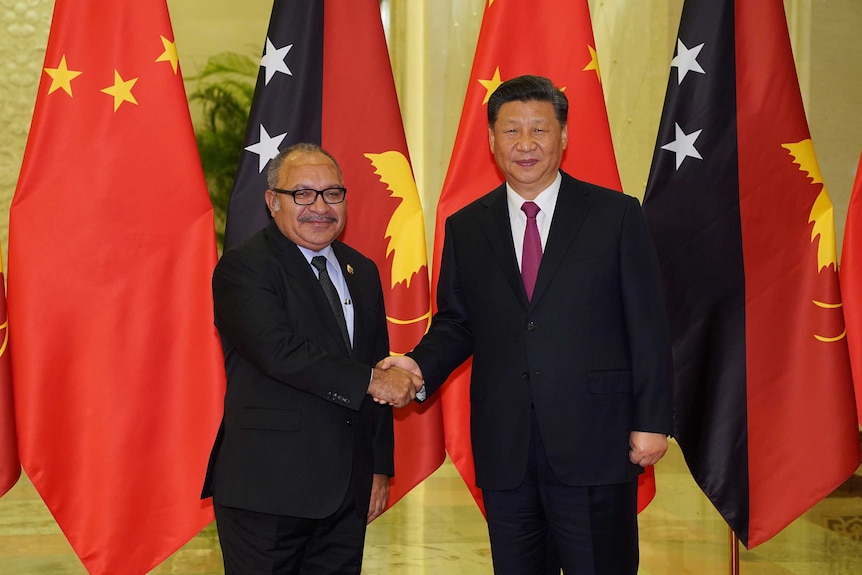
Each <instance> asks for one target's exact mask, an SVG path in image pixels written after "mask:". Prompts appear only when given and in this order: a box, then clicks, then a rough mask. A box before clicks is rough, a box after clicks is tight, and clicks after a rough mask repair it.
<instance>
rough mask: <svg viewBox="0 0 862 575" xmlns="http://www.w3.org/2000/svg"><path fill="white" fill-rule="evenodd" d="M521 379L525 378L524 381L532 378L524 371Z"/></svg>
mask: <svg viewBox="0 0 862 575" xmlns="http://www.w3.org/2000/svg"><path fill="white" fill-rule="evenodd" d="M521 379H523V380H524V381H527V380H528V379H530V374H529V373H528V372H526V371H525V372H524V373H522V374H521Z"/></svg>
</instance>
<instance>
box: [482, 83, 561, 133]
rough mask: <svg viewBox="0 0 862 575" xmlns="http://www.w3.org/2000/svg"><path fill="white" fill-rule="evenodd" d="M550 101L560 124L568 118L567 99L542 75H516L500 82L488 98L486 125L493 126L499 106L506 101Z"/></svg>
mask: <svg viewBox="0 0 862 575" xmlns="http://www.w3.org/2000/svg"><path fill="white" fill-rule="evenodd" d="M515 101H517V102H532V101H538V102H550V103H551V104H553V106H554V115H556V117H557V120H559V122H560V125H561V126H565V125H566V123H567V122H568V119H569V99H568V98H566V95H565V94H564V93H563V91H562V90H560V89H559V88H557V87H556V86H554V83H553V82H551V81H550V80H549V79H548V78H545V77H543V76H531V75H525V76H518V77H516V78H512V79H511V80H506V81H505V82H503V83H502V84H500V85H499V86H498V87H497V89H496V90H494V93H493V94H491V98H490V99H489V100H488V126H489V127H491V128H493V127H494V124H495V123H496V122H497V116H498V115H499V114H500V108H501V107H502V106H503V104H506V103H508V102H515Z"/></svg>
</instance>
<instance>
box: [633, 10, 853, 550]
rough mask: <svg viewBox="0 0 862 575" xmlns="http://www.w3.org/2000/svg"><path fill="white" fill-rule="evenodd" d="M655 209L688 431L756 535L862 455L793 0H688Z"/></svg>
mask: <svg viewBox="0 0 862 575" xmlns="http://www.w3.org/2000/svg"><path fill="white" fill-rule="evenodd" d="M644 209H645V212H646V216H647V221H648V223H649V226H650V228H651V231H652V234H653V237H654V241H655V244H656V249H657V250H658V252H659V258H660V260H661V264H662V268H663V273H664V279H665V282H666V295H667V307H668V314H669V319H670V324H671V330H672V336H673V340H674V341H673V344H674V350H673V351H674V368H675V382H674V408H675V413H676V432H675V436H676V438H677V440H678V441H679V444H680V446H681V447H682V450H683V453H684V455H685V459H686V462H687V463H688V466H689V468H690V470H691V472H692V475H693V476H694V479H695V480H696V481H697V483H698V484H699V485H700V487H701V488H702V489H703V491H704V493H706V495H707V496H708V497H709V499H710V500H711V501H712V502H713V504H714V505H715V506H716V508H717V509H718V511H719V512H720V513H721V515H722V516H723V517H724V519H725V520H726V521H727V522H728V524H729V525H730V527H731V528H732V529H733V530H734V532H735V533H736V534H737V535H738V536H739V538H740V540H741V541H742V542H743V544H745V545H746V546H747V547H749V548H752V547H755V546H756V545H759V544H760V543H763V542H764V541H766V540H768V539H769V538H771V537H772V536H773V535H775V534H776V533H778V532H779V531H781V530H782V529H783V528H784V527H785V526H787V525H788V524H789V523H790V522H791V521H793V520H794V519H796V518H797V517H799V515H801V514H802V513H803V512H804V511H806V510H807V509H809V508H810V507H811V506H812V505H814V504H815V503H816V502H817V501H819V500H820V499H821V498H823V497H825V496H826V495H827V494H829V493H830V492H831V491H832V490H834V489H835V488H836V487H837V486H838V485H839V484H840V483H841V482H842V481H844V480H845V479H846V478H847V477H848V476H849V475H850V474H851V473H852V472H853V471H854V470H855V469H856V467H857V466H858V464H859V436H858V433H857V427H856V415H855V407H854V405H855V404H854V398H853V388H852V382H851V377H850V364H849V357H848V352H847V340H846V337H845V331H844V316H843V312H842V306H841V294H840V291H839V287H838V275H837V262H836V252H835V230H834V222H833V213H832V204H831V202H830V200H829V195H828V194H827V192H826V188H825V186H824V184H823V179H822V177H821V175H820V170H819V167H818V165H817V160H816V158H815V155H814V148H813V146H812V143H811V136H810V134H809V131H808V125H807V123H806V119H805V112H804V109H803V106H802V98H801V96H800V92H799V85H798V81H797V77H796V69H795V68H794V63H793V55H792V53H791V47H790V39H789V35H788V31H787V24H786V19H785V14H784V5H783V3H782V1H781V0H686V2H685V5H684V7H683V13H682V20H681V22H680V27H679V36H678V38H677V41H676V50H675V54H674V57H673V61H672V62H671V72H670V79H669V81H668V88H667V96H666V100H665V105H664V111H663V113H662V119H661V123H660V126H659V133H658V138H657V141H656V149H655V155H654V157H653V163H652V169H651V173H650V177H649V181H648V184H647V190H646V196H645V200H644Z"/></svg>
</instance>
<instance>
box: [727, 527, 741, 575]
mask: <svg viewBox="0 0 862 575" xmlns="http://www.w3.org/2000/svg"><path fill="white" fill-rule="evenodd" d="M727 530H728V532H729V533H730V541H729V543H728V544H729V545H730V554H729V555H730V575H739V537H737V536H736V533H734V531H733V529H731V528H730V527H728V528H727Z"/></svg>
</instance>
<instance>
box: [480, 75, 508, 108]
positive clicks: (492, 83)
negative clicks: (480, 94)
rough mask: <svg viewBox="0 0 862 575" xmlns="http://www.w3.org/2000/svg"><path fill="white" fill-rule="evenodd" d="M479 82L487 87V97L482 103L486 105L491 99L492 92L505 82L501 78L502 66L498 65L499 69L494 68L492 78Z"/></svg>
mask: <svg viewBox="0 0 862 575" xmlns="http://www.w3.org/2000/svg"><path fill="white" fill-rule="evenodd" d="M479 83H480V84H482V85H483V86H484V87H485V90H487V93H486V94H485V99H484V100H482V104H483V105H484V104H487V103H488V100H490V99H491V94H493V93H494V90H496V89H497V88H498V87H499V86H500V84H502V83H503V81H502V80H501V79H500V67H499V66H498V67H497V69H496V70H494V77H493V78H491V79H490V80H479Z"/></svg>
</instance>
